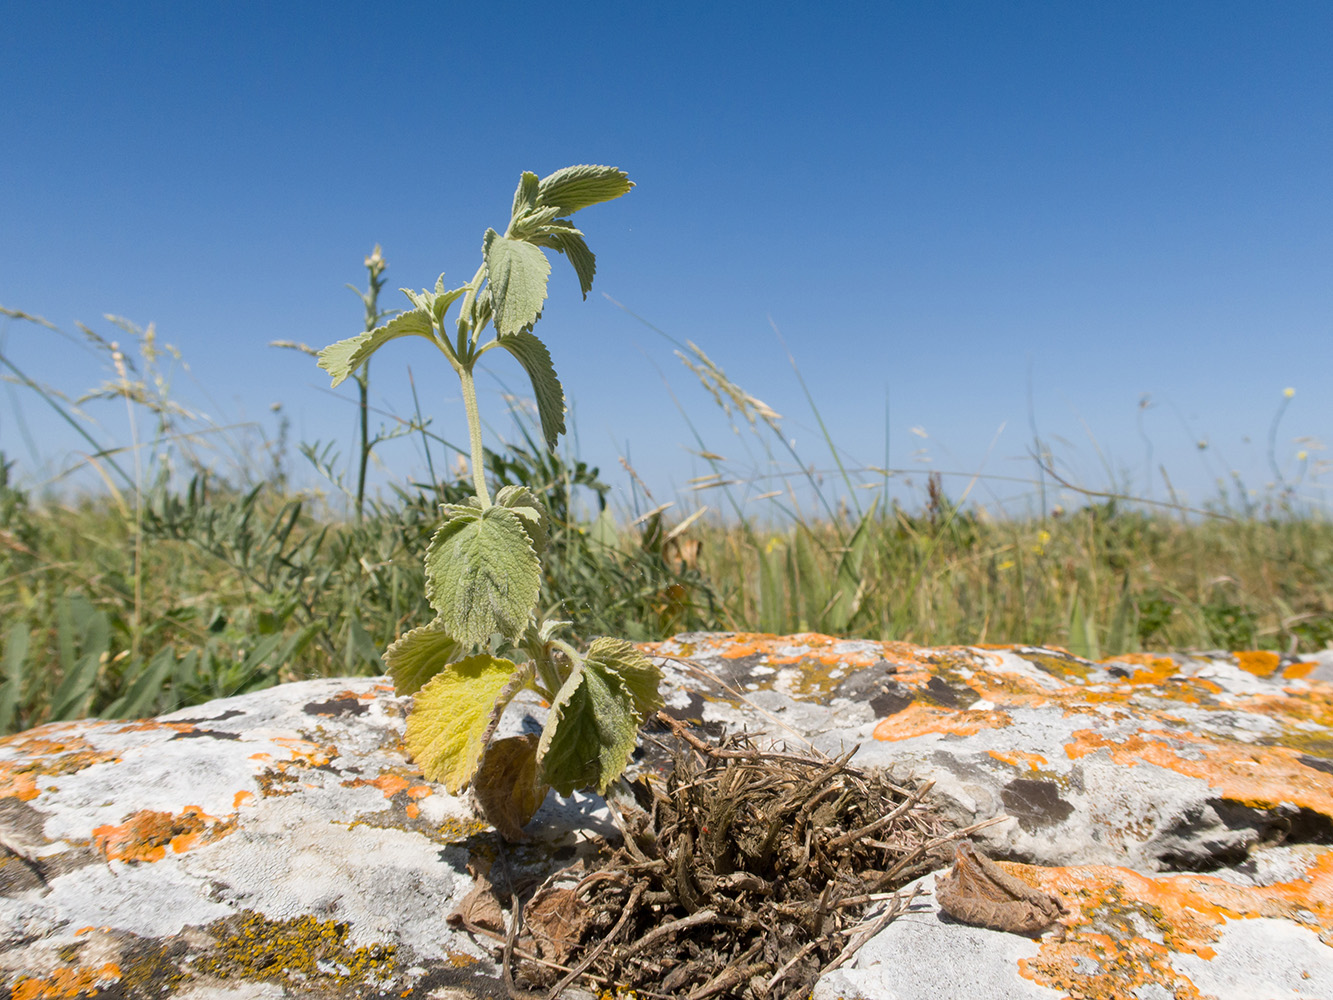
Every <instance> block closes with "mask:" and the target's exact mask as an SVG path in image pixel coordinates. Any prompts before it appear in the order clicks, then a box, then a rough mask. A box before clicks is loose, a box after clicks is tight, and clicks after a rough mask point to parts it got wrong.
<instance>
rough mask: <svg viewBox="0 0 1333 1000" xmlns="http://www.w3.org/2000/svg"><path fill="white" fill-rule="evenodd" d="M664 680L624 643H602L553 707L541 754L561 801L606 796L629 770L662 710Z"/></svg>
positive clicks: (546, 774)
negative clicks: (643, 734) (588, 792)
mask: <svg viewBox="0 0 1333 1000" xmlns="http://www.w3.org/2000/svg"><path fill="white" fill-rule="evenodd" d="M661 678H662V674H661V671H660V670H658V668H657V667H655V666H653V664H652V663H651V662H650V661H649V660H648V658H647V657H645V656H644V655H643V654H642V653H640V652H639V651H638V650H637V649H635V648H634V647H633V646H631V645H630V644H629V643H628V642H625V641H624V640H623V639H609V638H602V639H598V640H596V641H595V642H594V643H593V644H592V646H591V647H590V648H589V650H588V652H587V655H586V656H585V657H584V658H583V662H582V663H578V664H576V665H575V668H574V671H573V672H572V673H571V674H570V676H569V679H568V680H566V681H565V683H564V684H563V685H562V686H561V688H560V691H559V692H558V693H557V694H556V696H555V701H554V702H552V704H551V714H550V716H549V717H548V718H547V722H546V728H545V729H544V730H543V732H542V739H541V744H540V745H539V747H538V750H537V755H538V759H539V761H540V763H541V767H542V777H543V778H544V779H545V780H546V781H547V782H549V783H550V785H551V786H552V787H553V788H555V789H556V791H558V792H559V793H560V794H561V795H568V794H569V793H570V792H572V791H574V789H576V788H596V789H597V791H598V792H599V793H605V792H606V789H607V786H608V785H610V784H611V782H613V781H614V780H615V779H616V778H618V777H619V776H620V773H621V772H622V771H624V770H625V764H626V763H627V762H628V761H629V755H630V754H631V753H632V752H633V750H634V744H635V742H636V741H637V739H638V732H639V726H641V725H642V724H643V721H644V719H646V718H647V717H648V715H649V713H651V712H654V711H656V710H657V709H659V708H661V707H662V697H661V695H660V694H659V693H658V689H657V688H658V684H659V682H660V681H661Z"/></svg>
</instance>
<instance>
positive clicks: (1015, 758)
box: [990, 750, 1050, 771]
mask: <svg viewBox="0 0 1333 1000" xmlns="http://www.w3.org/2000/svg"><path fill="white" fill-rule="evenodd" d="M990 755H991V756H992V757H994V758H995V759H996V760H998V761H1001V762H1002V763H1005V764H1008V765H1009V766H1010V767H1019V768H1021V767H1023V766H1024V765H1026V766H1027V767H1028V768H1029V769H1030V770H1033V771H1036V770H1038V769H1039V768H1041V767H1043V766H1045V765H1046V764H1049V763H1050V761H1048V760H1047V759H1046V758H1045V757H1043V756H1042V755H1041V754H1039V753H1024V752H1023V751H1022V750H1009V751H1007V752H1001V751H999V750H991V751H990Z"/></svg>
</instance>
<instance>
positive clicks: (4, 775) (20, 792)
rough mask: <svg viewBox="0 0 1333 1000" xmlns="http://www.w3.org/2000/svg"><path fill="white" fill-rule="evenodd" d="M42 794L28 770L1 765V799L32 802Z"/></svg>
mask: <svg viewBox="0 0 1333 1000" xmlns="http://www.w3.org/2000/svg"><path fill="white" fill-rule="evenodd" d="M40 794H42V793H41V789H39V788H38V787H37V779H36V778H35V777H34V776H33V774H32V772H31V771H30V770H28V769H26V768H25V769H20V768H16V767H13V766H12V765H9V764H0V799H11V798H12V799H18V800H19V801H20V802H31V801H32V800H33V799H35V798H37V796H38V795H40Z"/></svg>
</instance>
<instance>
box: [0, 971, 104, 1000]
mask: <svg viewBox="0 0 1333 1000" xmlns="http://www.w3.org/2000/svg"><path fill="white" fill-rule="evenodd" d="M119 981H120V967H119V966H118V965H116V963H115V962H107V963H106V964H104V965H101V966H99V967H98V968H96V969H80V968H77V967H74V968H71V967H62V968H58V969H56V970H55V971H54V972H53V973H51V975H49V976H45V977H43V978H41V979H34V978H31V977H28V976H20V977H19V978H18V980H17V981H16V982H15V983H14V985H13V987H12V992H11V994H10V996H11V997H12V998H13V1000H47V998H51V1000H55V998H62V1000H63V998H65V997H81V996H88V995H89V994H92V993H96V992H97V991H98V990H99V989H101V988H102V987H106V986H110V985H112V984H113V983H116V982H119Z"/></svg>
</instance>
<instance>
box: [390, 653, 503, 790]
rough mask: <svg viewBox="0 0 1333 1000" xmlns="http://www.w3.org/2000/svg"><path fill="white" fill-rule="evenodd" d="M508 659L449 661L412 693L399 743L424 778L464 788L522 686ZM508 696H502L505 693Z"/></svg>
mask: <svg viewBox="0 0 1333 1000" xmlns="http://www.w3.org/2000/svg"><path fill="white" fill-rule="evenodd" d="M517 671H519V668H518V667H516V666H515V665H514V664H513V663H512V662H510V661H509V660H504V659H500V658H499V657H495V656H488V655H487V654H485V653H480V654H478V655H476V656H469V657H467V658H466V659H462V660H459V661H458V662H457V663H451V664H449V665H448V666H447V667H446V668H445V669H444V670H443V671H442V672H440V673H438V674H436V675H435V677H433V678H432V679H431V681H430V682H429V683H428V684H427V685H426V686H425V687H423V688H422V689H421V690H420V691H418V692H417V693H416V697H415V698H414V699H413V702H412V711H411V712H410V713H409V714H408V716H407V734H406V736H405V737H404V741H403V742H404V743H405V744H406V745H407V751H408V753H409V754H411V755H412V759H413V760H414V761H416V763H417V766H418V767H419V768H421V773H422V774H424V775H425V776H426V778H427V780H429V781H443V782H444V784H445V787H446V788H448V789H449V791H450V792H451V793H453V794H455V795H456V794H458V792H460V791H462V790H463V789H464V788H466V787H467V785H468V782H470V781H471V780H472V777H473V775H475V774H476V773H477V764H478V762H479V761H480V760H481V754H482V751H483V750H484V749H485V747H486V739H487V737H488V735H489V733H491V732H493V731H494V728H495V727H494V722H493V720H494V719H498V718H499V716H500V713H502V712H503V711H504V707H505V705H507V704H508V703H509V700H510V699H512V698H513V696H514V694H515V693H517V691H518V690H519V687H521V685H516V684H513V683H512V681H513V679H514V674H515V673H516V672H517ZM506 695H507V697H506Z"/></svg>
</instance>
